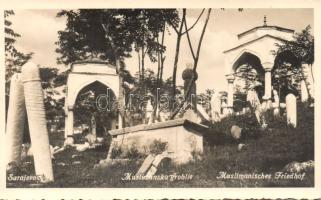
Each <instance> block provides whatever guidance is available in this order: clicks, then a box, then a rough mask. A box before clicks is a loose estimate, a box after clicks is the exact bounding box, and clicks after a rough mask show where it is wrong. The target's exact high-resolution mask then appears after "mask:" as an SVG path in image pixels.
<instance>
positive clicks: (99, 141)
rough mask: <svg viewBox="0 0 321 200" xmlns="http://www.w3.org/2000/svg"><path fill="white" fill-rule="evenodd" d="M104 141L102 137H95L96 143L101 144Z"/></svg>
mask: <svg viewBox="0 0 321 200" xmlns="http://www.w3.org/2000/svg"><path fill="white" fill-rule="evenodd" d="M104 141H105V139H104V138H103V137H97V143H100V144H102V143H103V142H104Z"/></svg>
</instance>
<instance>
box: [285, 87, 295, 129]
mask: <svg viewBox="0 0 321 200" xmlns="http://www.w3.org/2000/svg"><path fill="white" fill-rule="evenodd" d="M285 102H286V119H287V123H288V125H290V124H291V125H292V126H293V127H296V125H297V109H296V97H295V96H294V94H291V93H290V94H288V95H286V97H285Z"/></svg>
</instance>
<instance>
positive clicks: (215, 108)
mask: <svg viewBox="0 0 321 200" xmlns="http://www.w3.org/2000/svg"><path fill="white" fill-rule="evenodd" d="M221 108H222V103H221V96H220V95H219V94H218V93H217V92H215V93H214V94H213V95H212V98H211V111H212V113H211V114H212V122H219V121H221V116H220V115H221Z"/></svg>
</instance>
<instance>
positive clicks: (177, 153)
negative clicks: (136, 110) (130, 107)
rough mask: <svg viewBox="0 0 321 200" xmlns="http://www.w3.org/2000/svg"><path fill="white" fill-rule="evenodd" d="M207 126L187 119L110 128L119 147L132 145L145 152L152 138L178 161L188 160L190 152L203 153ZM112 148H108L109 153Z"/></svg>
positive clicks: (179, 162)
mask: <svg viewBox="0 0 321 200" xmlns="http://www.w3.org/2000/svg"><path fill="white" fill-rule="evenodd" d="M207 130H208V127H207V126H204V125H201V124H197V123H194V122H192V121H189V120H186V119H176V120H170V121H166V122H159V123H153V124H149V125H145V124H144V125H138V126H133V127H127V128H122V129H115V130H111V131H109V133H110V134H111V135H112V146H111V149H112V148H114V147H115V146H118V147H120V148H122V147H126V146H130V145H135V146H136V147H137V149H138V150H139V151H140V152H141V153H147V154H148V153H149V152H146V149H147V148H146V147H149V145H150V144H152V143H153V141H154V140H161V141H162V142H167V144H168V149H167V151H168V155H169V156H170V157H171V158H172V160H173V161H174V162H175V163H177V164H182V163H186V162H188V161H190V160H191V158H192V152H199V153H203V134H204V133H205V132H206V131H207ZM110 153H111V150H110V151H109V154H110Z"/></svg>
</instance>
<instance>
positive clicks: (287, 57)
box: [272, 25, 314, 100]
mask: <svg viewBox="0 0 321 200" xmlns="http://www.w3.org/2000/svg"><path fill="white" fill-rule="evenodd" d="M276 45H277V47H278V50H277V51H275V52H274V53H275V54H277V55H284V56H283V57H282V56H281V58H280V59H279V60H277V65H276V69H275V70H274V73H273V74H274V75H273V77H272V78H273V80H274V82H277V83H279V86H278V87H277V88H278V89H279V90H281V89H280V88H285V89H287V90H288V89H290V90H295V88H296V87H298V82H299V81H300V80H301V79H303V80H304V81H305V83H306V85H307V86H308V84H309V83H308V82H307V80H306V77H305V75H304V69H303V67H302V65H303V64H307V65H308V66H309V69H310V71H311V75H312V79H313V81H314V76H313V68H312V66H313V63H314V37H313V35H312V34H311V26H310V25H308V26H307V27H306V28H305V29H303V30H302V31H301V32H299V33H295V35H294V37H293V40H291V41H286V42H284V43H281V44H276ZM307 89H308V88H307ZM308 95H309V99H310V100H311V99H312V97H311V93H310V91H309V89H308Z"/></svg>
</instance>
